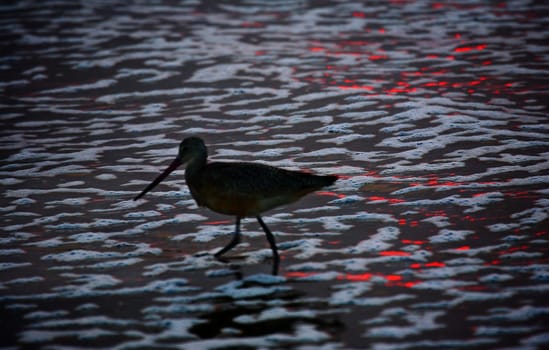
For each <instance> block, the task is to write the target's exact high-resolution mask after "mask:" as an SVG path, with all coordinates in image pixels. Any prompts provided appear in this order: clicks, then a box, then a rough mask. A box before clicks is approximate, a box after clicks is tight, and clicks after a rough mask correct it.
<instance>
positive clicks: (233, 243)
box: [214, 216, 240, 258]
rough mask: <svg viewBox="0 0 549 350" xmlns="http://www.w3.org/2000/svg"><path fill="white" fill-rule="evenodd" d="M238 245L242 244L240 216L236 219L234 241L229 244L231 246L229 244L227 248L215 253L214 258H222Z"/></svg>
mask: <svg viewBox="0 0 549 350" xmlns="http://www.w3.org/2000/svg"><path fill="white" fill-rule="evenodd" d="M238 243H240V217H239V216H237V217H236V229H235V231H234V236H233V239H232V240H231V241H230V242H229V244H227V246H225V248H223V249H221V250H220V251H218V252H217V253H215V255H214V256H215V257H216V258H217V257H220V256H221V255H223V254H225V253H226V252H228V251H229V250H231V249H232V248H233V247H234V246H235V245H237V244H238Z"/></svg>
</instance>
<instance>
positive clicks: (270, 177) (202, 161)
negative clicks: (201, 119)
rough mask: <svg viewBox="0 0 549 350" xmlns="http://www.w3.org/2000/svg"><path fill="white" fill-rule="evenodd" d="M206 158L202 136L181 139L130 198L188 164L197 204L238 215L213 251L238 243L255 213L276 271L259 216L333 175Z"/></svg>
mask: <svg viewBox="0 0 549 350" xmlns="http://www.w3.org/2000/svg"><path fill="white" fill-rule="evenodd" d="M207 158H208V151H207V149H206V145H205V144H204V141H202V139H200V138H198V137H189V138H186V139H184V140H183V141H182V142H181V144H180V145H179V153H178V155H177V157H176V159H175V160H174V161H173V162H172V164H171V165H170V166H169V167H168V168H167V169H166V170H164V172H163V173H162V174H160V175H159V176H158V177H157V178H156V179H155V180H154V181H153V182H152V183H151V184H149V185H148V186H147V187H146V188H145V189H144V190H143V191H142V192H141V193H140V194H139V195H137V196H136V197H135V199H134V200H137V199H139V198H141V197H142V196H143V195H145V193H147V192H148V191H150V190H151V189H152V188H154V187H155V186H156V185H157V184H158V183H160V182H161V181H162V180H163V179H164V178H165V177H166V176H168V175H169V174H170V173H171V172H172V171H174V170H175V169H176V168H177V167H178V166H180V165H182V164H185V163H186V164H187V167H186V170H185V180H186V182H187V185H188V186H189V189H190V191H191V195H192V196H193V198H194V200H195V201H196V203H197V204H198V205H199V206H205V207H207V208H209V209H211V210H213V211H215V212H218V213H221V214H227V215H234V216H236V219H237V220H236V231H235V236H234V238H233V240H232V241H231V242H230V243H229V244H228V245H227V246H226V247H225V248H223V249H221V250H220V251H219V252H217V253H216V256H220V255H222V254H223V253H225V252H226V251H228V250H230V249H231V248H232V247H234V246H235V245H236V244H238V243H239V241H240V219H241V218H243V217H248V216H255V217H256V218H257V220H258V222H259V224H260V225H261V227H262V228H263V230H264V231H265V233H266V234H267V239H268V241H269V243H270V245H271V249H272V251H273V257H274V259H275V260H274V261H275V263H274V265H273V273H276V271H277V270H278V252H277V249H276V244H275V241H274V236H273V235H272V233H271V232H270V230H269V229H268V227H267V225H265V223H264V222H263V220H262V219H261V217H260V214H261V213H262V212H264V211H267V210H269V209H272V208H275V207H277V206H280V205H283V204H288V203H291V202H294V201H296V200H298V199H299V198H301V197H303V196H304V195H306V194H307V193H310V192H313V191H316V190H319V189H320V188H322V187H324V186H329V185H331V184H333V183H334V182H335V181H336V180H337V176H334V175H328V176H318V175H312V174H309V173H304V172H299V171H290V170H285V169H281V168H275V167H272V166H269V165H265V164H257V163H245V162H235V163H229V162H213V163H208V162H207ZM275 267H276V270H275Z"/></svg>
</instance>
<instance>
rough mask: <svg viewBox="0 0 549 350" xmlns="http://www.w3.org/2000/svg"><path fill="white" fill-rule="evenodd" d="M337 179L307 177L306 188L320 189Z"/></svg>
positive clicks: (334, 176) (328, 176)
mask: <svg viewBox="0 0 549 350" xmlns="http://www.w3.org/2000/svg"><path fill="white" fill-rule="evenodd" d="M337 179H338V177H337V176H336V175H309V176H307V179H306V186H307V187H310V188H315V189H320V188H322V187H326V186H330V185H331V184H333V183H334V182H336V180H337Z"/></svg>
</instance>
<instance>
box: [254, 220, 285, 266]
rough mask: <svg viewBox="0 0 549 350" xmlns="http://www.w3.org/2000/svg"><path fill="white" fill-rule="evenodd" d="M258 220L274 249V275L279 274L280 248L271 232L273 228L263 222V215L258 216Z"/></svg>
mask: <svg viewBox="0 0 549 350" xmlns="http://www.w3.org/2000/svg"><path fill="white" fill-rule="evenodd" d="M256 218H257V221H258V222H259V224H260V225H261V228H262V229H263V231H265V234H266V235H267V241H269V244H270V245H271V250H272V251H273V275H277V274H278V263H279V262H280V258H279V256H278V249H277V248H276V242H275V238H274V236H273V234H272V233H271V230H269V228H268V227H267V225H265V223H264V222H263V219H261V216H259V215H258V216H257V217H256Z"/></svg>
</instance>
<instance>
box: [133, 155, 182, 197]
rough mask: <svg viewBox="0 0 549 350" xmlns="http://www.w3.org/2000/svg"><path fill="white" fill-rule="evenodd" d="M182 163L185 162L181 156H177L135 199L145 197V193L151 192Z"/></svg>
mask: <svg viewBox="0 0 549 350" xmlns="http://www.w3.org/2000/svg"><path fill="white" fill-rule="evenodd" d="M181 164H183V162H182V161H181V158H180V157H177V158H175V159H174V160H173V162H172V164H170V166H168V167H167V168H166V170H164V171H163V172H162V174H160V175H158V177H157V178H156V179H154V181H153V182H151V183H150V184H149V186H147V187H146V188H145V189H144V190H143V192H141V193H140V194H138V195H137V196H136V197H135V198H134V199H133V200H134V201H136V200H138V199H139V198H141V197H143V196H144V195H145V193H147V192H149V191H150V190H152V189H153V188H154V187H155V186H156V185H158V184H159V183H160V182H161V181H162V180H164V179H165V178H166V177H167V176H168V175H170V173H171V172H172V171H174V170H175V169H177V168H178V167H179V166H180V165H181Z"/></svg>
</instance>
